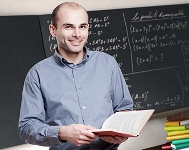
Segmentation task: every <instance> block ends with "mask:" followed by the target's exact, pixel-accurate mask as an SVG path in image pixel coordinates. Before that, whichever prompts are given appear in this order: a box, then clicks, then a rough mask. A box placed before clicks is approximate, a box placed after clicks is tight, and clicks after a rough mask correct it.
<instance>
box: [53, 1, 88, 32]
mask: <svg viewBox="0 0 189 150" xmlns="http://www.w3.org/2000/svg"><path fill="white" fill-rule="evenodd" d="M63 9H65V10H66V9H73V10H78V9H83V11H85V12H86V14H87V11H86V10H85V9H84V8H83V7H82V6H81V5H79V4H77V3H75V2H65V3H62V4H60V5H58V6H57V7H56V8H55V9H54V10H53V12H52V25H53V26H54V27H55V28H57V21H58V13H59V11H60V10H63ZM87 16H88V14H87Z"/></svg>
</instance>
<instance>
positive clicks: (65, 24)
mask: <svg viewBox="0 0 189 150" xmlns="http://www.w3.org/2000/svg"><path fill="white" fill-rule="evenodd" d="M80 25H81V26H86V25H88V23H82V24H80ZM62 26H74V24H71V23H64V24H63V25H62Z"/></svg>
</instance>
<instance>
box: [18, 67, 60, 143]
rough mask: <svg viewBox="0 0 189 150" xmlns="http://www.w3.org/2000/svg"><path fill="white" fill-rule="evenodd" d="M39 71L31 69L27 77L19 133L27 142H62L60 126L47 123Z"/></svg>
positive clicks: (23, 92)
mask: <svg viewBox="0 0 189 150" xmlns="http://www.w3.org/2000/svg"><path fill="white" fill-rule="evenodd" d="M39 81H40V79H39V77H38V74H37V71H35V69H31V70H30V71H29V72H28V74H27V76H26V79H25V82H24V86H23V91H22V102H21V108H20V118H19V123H18V126H19V134H20V137H21V139H23V140H24V141H25V142H26V143H30V144H36V145H41V146H52V145H57V144H62V142H60V141H59V139H58V130H59V128H60V127H59V126H49V125H48V124H46V123H45V108H44V106H45V104H44V99H43V96H42V93H41V91H40V84H39V83H40V82H39Z"/></svg>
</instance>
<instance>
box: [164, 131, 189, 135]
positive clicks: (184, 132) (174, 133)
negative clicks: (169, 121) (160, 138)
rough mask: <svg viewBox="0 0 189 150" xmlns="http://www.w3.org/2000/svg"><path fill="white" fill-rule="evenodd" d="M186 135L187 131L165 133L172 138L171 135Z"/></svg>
mask: <svg viewBox="0 0 189 150" xmlns="http://www.w3.org/2000/svg"><path fill="white" fill-rule="evenodd" d="M186 133H189V130H180V131H169V132H167V135H168V136H172V135H179V134H186Z"/></svg>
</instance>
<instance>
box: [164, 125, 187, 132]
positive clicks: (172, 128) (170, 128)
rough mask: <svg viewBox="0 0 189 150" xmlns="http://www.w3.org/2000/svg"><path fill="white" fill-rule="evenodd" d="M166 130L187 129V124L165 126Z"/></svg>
mask: <svg viewBox="0 0 189 150" xmlns="http://www.w3.org/2000/svg"><path fill="white" fill-rule="evenodd" d="M164 130H165V131H174V130H185V126H165V127H164Z"/></svg>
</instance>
